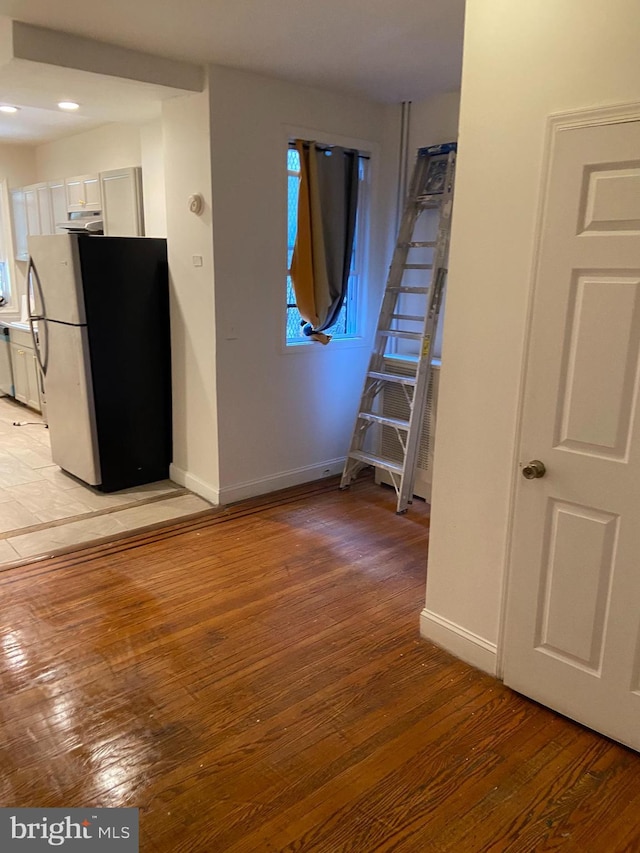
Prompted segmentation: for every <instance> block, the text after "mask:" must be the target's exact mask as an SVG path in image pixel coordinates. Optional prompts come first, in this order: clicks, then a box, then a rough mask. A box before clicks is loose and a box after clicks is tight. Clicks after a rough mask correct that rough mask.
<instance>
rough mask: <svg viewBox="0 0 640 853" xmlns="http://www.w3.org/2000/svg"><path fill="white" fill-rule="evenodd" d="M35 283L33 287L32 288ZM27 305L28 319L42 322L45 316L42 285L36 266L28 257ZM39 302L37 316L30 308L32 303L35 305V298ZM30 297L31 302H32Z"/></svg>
mask: <svg viewBox="0 0 640 853" xmlns="http://www.w3.org/2000/svg"><path fill="white" fill-rule="evenodd" d="M34 282H35V287H34V286H33V285H34ZM27 291H28V292H27V305H28V307H29V317H30V318H31V319H32V320H42V319H44V318H45V317H46V316H47V312H46V309H45V306H44V293H43V292H42V284H41V283H40V276H39V275H38V270H37V268H36V265H35V264H34V263H33V258H32V257H29V265H28V266H27ZM36 296H37V297H38V299H39V300H40V307H41V308H42V310H41V311H40V312H39V313H38V314H34V313H33V311H32V308H31V305H32V302H33V304H34V305H35V297H36ZM32 297H34V298H33V300H32Z"/></svg>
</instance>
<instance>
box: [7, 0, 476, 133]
mask: <svg viewBox="0 0 640 853" xmlns="http://www.w3.org/2000/svg"><path fill="white" fill-rule="evenodd" d="M0 15H2V16H6V17H10V18H14V19H16V20H20V21H24V22H26V23H29V24H36V25H38V26H43V27H49V28H51V29H55V30H63V31H66V32H68V33H72V34H74V35H78V36H84V37H87V38H94V39H98V40H100V41H103V42H111V43H113V44H116V45H119V46H122V47H128V48H133V49H136V50H140V51H145V52H148V53H153V54H157V55H160V56H165V57H170V58H173V59H180V60H186V61H188V62H191V63H214V64H218V65H226V66H230V67H234V68H243V69H247V70H251V71H256V72H259V73H264V74H268V75H271V76H276V77H281V78H283V79H288V80H295V81H297V82H299V83H304V84H309V85H313V86H318V87H321V88H326V89H331V90H334V91H341V92H348V93H353V94H358V95H361V96H364V97H368V98H371V99H373V100H376V101H382V102H388V103H399V102H400V101H405V100H413V101H419V100H423V99H425V98H428V97H429V96H430V95H433V94H435V93H438V92H447V91H452V90H454V89H457V88H458V87H459V85H460V70H461V64H462V28H463V17H464V0H322V2H317V0H315V2H311V0H269V2H268V3H267V2H265V0H262V2H259V0H161V2H158V0H134V2H132V0H102V2H97V3H96V2H91V3H88V2H86V0H0ZM32 65H33V64H32ZM35 65H36V67H35V69H34V68H33V67H32V68H31V69H30V71H29V74H28V75H27V77H26V78H25V77H22V76H21V70H20V67H19V64H18V65H16V67H12V68H11V69H6V68H0V102H10V103H16V104H20V105H21V106H23V107H24V109H23V110H21V111H20V113H19V114H16V116H17V117H18V118H17V120H16V116H8V117H5V116H3V117H2V118H1V119H0V138H4V139H5V140H9V141H16V142H18V141H25V142H26V141H31V142H38V141H42V140H44V139H47V138H55V137H56V136H61V135H65V134H68V133H72V132H78V131H80V130H85V129H89V128H90V127H93V126H96V125H99V124H102V123H104V122H106V121H132V120H135V121H145V120H150V119H151V118H152V117H153V116H154V115H157V114H158V112H159V102H160V99H161V98H162V97H163V96H166V94H167V93H164V94H163V92H162V91H161V87H153V86H149V84H137V83H134V82H132V81H125V80H115V78H107V77H104V78H102V79H101V80H99V81H98V82H99V85H96V81H95V79H93V80H92V78H91V76H88V75H86V74H81V72H74V71H72V70H70V69H62V68H61V69H55V73H53V71H52V68H51V66H44V65H42V66H41V67H40V68H38V67H37V64H35ZM74 75H75V79H74ZM81 78H82V79H81ZM83 81H84V83H83ZM63 91H64V95H60V93H61V92H63ZM171 94H172V95H173V94H175V92H171ZM60 97H65V98H72V99H74V100H78V101H80V102H81V104H82V110H81V113H78V114H75V115H63V114H62V113H60V112H59V111H58V110H57V108H56V106H55V104H56V103H57V100H59V99H60Z"/></svg>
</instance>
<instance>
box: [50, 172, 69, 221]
mask: <svg viewBox="0 0 640 853" xmlns="http://www.w3.org/2000/svg"><path fill="white" fill-rule="evenodd" d="M49 197H50V199H51V214H52V217H53V230H52V231H51V234H55V233H56V225H58V224H59V223H60V222H66V221H67V219H68V211H67V185H66V184H65V182H64V180H59V181H49Z"/></svg>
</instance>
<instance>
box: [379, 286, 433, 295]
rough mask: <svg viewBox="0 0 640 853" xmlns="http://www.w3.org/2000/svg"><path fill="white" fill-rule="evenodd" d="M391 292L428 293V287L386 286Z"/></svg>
mask: <svg viewBox="0 0 640 853" xmlns="http://www.w3.org/2000/svg"><path fill="white" fill-rule="evenodd" d="M387 290H388V291H392V292H393V293H429V288H428V287H404V286H403V287H388V288H387Z"/></svg>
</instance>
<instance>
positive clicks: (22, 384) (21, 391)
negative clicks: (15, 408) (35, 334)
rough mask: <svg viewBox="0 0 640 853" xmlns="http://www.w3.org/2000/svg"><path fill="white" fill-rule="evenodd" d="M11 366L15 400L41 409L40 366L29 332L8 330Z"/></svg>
mask: <svg viewBox="0 0 640 853" xmlns="http://www.w3.org/2000/svg"><path fill="white" fill-rule="evenodd" d="M9 340H10V347H9V348H10V350H11V367H12V369H13V386H14V391H15V396H16V400H19V401H20V402H21V403H24V404H25V405H26V406H29V408H30V409H35V410H36V411H37V412H40V411H41V410H42V404H41V402H40V368H39V366H38V360H37V358H36V354H35V350H34V348H33V341H32V340H31V334H30V332H27V331H23V330H22V329H15V328H14V327H13V326H12V327H11V329H10V332H9Z"/></svg>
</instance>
